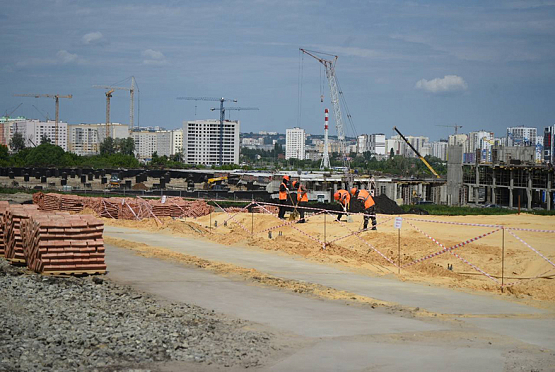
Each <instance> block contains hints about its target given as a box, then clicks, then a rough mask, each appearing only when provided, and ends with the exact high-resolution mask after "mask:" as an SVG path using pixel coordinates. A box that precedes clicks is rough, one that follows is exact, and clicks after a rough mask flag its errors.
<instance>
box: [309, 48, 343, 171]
mask: <svg viewBox="0 0 555 372" xmlns="http://www.w3.org/2000/svg"><path fill="white" fill-rule="evenodd" d="M299 50H300V51H301V52H303V53H305V54H308V55H309V56H311V57H312V58H314V59H316V60H317V61H318V62H320V63H321V64H322V65H324V68H325V69H326V77H327V79H328V83H329V86H330V98H331V104H332V106H333V113H334V116H335V127H336V129H337V139H338V141H339V149H340V153H341V156H342V157H343V163H344V165H345V166H347V167H349V163H348V161H347V146H346V144H345V127H344V124H343V115H342V113H341V104H340V102H339V99H340V94H342V92H340V90H339V87H338V83H337V77H336V75H335V63H336V62H337V58H339V57H338V56H336V55H332V54H328V53H323V52H316V51H313V50H306V49H303V48H299ZM316 54H323V55H327V56H331V57H333V59H325V58H322V57H319V56H317V55H316ZM347 114H348V112H347ZM347 116H348V117H349V118H350V115H347Z"/></svg>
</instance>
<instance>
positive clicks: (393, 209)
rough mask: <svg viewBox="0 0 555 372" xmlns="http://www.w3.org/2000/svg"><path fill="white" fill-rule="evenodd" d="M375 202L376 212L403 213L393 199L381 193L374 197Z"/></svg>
mask: <svg viewBox="0 0 555 372" xmlns="http://www.w3.org/2000/svg"><path fill="white" fill-rule="evenodd" d="M374 201H375V202H376V213H382V214H402V213H405V211H403V209H402V208H401V207H399V206H398V205H397V203H395V202H394V201H393V200H391V199H389V198H388V197H387V195H385V194H381V195H378V196H376V197H374Z"/></svg>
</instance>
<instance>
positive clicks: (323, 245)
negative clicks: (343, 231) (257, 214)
mask: <svg viewBox="0 0 555 372" xmlns="http://www.w3.org/2000/svg"><path fill="white" fill-rule="evenodd" d="M255 204H257V205H258V206H259V207H260V208H262V209H264V210H266V211H268V210H267V209H266V208H264V206H262V205H259V204H258V202H256V203H255ZM295 223H297V221H295ZM291 227H292V228H294V229H295V230H297V231H298V232H300V233H301V234H303V235H305V236H306V237H307V238H309V239H312V240H314V241H315V242H317V243H318V244H321V245H322V247H325V246H326V244H325V243H324V242H322V241H321V240H319V239H317V238H315V237H313V236H312V235H310V234H307V233H305V232H304V231H302V230H300V229H299V228H297V227H295V226H293V224H291Z"/></svg>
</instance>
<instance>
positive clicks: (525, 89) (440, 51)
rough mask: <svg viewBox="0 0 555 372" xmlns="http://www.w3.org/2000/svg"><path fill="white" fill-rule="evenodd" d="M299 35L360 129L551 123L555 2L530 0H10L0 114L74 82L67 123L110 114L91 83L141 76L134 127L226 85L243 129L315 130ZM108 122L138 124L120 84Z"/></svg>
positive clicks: (312, 77) (430, 130) (315, 84)
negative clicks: (324, 65) (328, 57)
mask: <svg viewBox="0 0 555 372" xmlns="http://www.w3.org/2000/svg"><path fill="white" fill-rule="evenodd" d="M299 47H303V48H306V49H311V50H319V51H324V52H328V53H333V54H337V55H338V56H339V59H338V61H337V65H336V73H337V76H338V79H339V82H340V84H341V87H342V89H343V92H344V96H345V98H346V101H347V103H348V106H349V109H350V112H351V115H352V118H353V122H354V127H355V130H356V133H358V134H362V133H385V134H386V135H387V136H390V135H392V129H391V128H392V127H393V126H394V125H396V126H398V127H399V128H401V130H402V131H403V132H404V133H405V134H407V135H409V134H410V135H420V134H421V135H426V136H429V137H431V139H439V138H445V137H447V135H448V134H450V133H451V132H452V131H453V130H452V129H450V128H445V127H438V126H437V125H454V124H458V125H463V128H462V131H463V132H468V131H471V130H479V129H489V130H492V131H494V132H495V133H496V135H502V134H504V132H505V128H506V127H507V126H516V125H529V126H535V127H538V128H539V129H540V130H542V131H543V127H545V126H548V125H553V124H555V1H536V0H530V1H426V2H417V1H390V0H384V1H382V0H378V1H349V0H344V1H333V2H332V1H311V0H304V1H290V0H283V1H267V0H259V1H156V2H154V1H102V0H101V1H94V2H93V1H69V0H57V1H49V0H41V1H25V0H22V1H17V2H15V1H14V2H4V3H3V5H2V7H1V8H0V49H1V50H2V53H0V84H1V86H2V88H3V89H1V91H0V103H1V105H0V111H1V112H2V113H4V112H5V111H6V110H9V109H10V108H12V109H13V108H15V106H17V105H18V104H19V103H21V102H23V105H22V106H21V107H20V108H19V109H18V110H17V111H16V112H15V113H14V115H17V114H19V115H25V116H27V117H32V118H41V115H40V114H39V113H38V112H37V111H36V109H35V108H34V107H33V106H32V105H35V106H36V107H38V108H39V109H40V110H41V111H42V112H44V113H47V112H48V113H49V114H50V117H53V116H54V102H53V100H50V99H45V98H41V99H34V98H21V97H13V94H15V93H60V94H73V99H71V100H61V104H60V106H61V108H60V118H61V119H62V120H64V121H67V122H69V123H94V122H103V121H104V120H105V96H104V94H103V91H102V90H101V89H94V88H92V85H94V84H102V85H104V84H113V83H116V82H119V81H122V80H124V79H125V78H127V77H129V76H131V75H134V76H135V77H136V79H137V83H138V85H139V88H140V124H141V126H147V125H148V126H150V125H160V126H164V127H167V128H178V127H180V126H181V123H182V121H183V120H192V119H195V118H196V119H207V118H216V117H217V113H214V112H211V111H210V110H209V109H210V108H211V107H213V106H214V105H213V104H212V103H210V102H198V103H197V104H196V106H197V108H196V117H195V102H192V101H179V100H176V97H178V96H214V97H220V96H223V97H226V98H233V99H237V100H238V103H237V104H235V105H237V106H243V107H245V106H247V107H258V108H259V109H260V110H259V111H240V112H237V111H232V112H231V119H240V120H241V130H242V131H244V132H248V131H259V130H277V131H280V132H284V131H285V128H288V127H292V126H296V125H298V124H300V126H301V127H303V128H305V129H306V130H307V131H308V132H309V133H322V132H323V124H322V123H323V111H324V108H325V107H328V108H330V110H331V105H330V103H329V88H328V86H327V83H325V85H324V99H325V103H321V102H320V85H321V78H320V76H321V73H322V74H323V71H321V68H320V65H319V63H318V62H317V61H315V60H313V59H310V57H307V56H304V58H303V57H301V56H300V54H299ZM301 67H302V100H300V101H301V110H300V114H299V97H298V92H299V86H300V84H299V80H300V79H299V75H300V74H299V71H300V69H301ZM124 84H128V83H124ZM214 104H217V103H214ZM136 105H137V104H136ZM230 105H233V104H230ZM331 116H333V115H330V120H332V134H334V133H335V129H334V122H333V119H332V118H331ZM135 120H137V119H135ZM112 121H114V122H124V123H127V122H129V96H128V93H126V92H124V91H116V93H114V96H113V98H112ZM346 132H347V135H353V134H354V133H353V130H352V129H351V128H347V130H346Z"/></svg>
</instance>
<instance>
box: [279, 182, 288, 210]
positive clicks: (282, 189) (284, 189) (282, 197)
mask: <svg viewBox="0 0 555 372" xmlns="http://www.w3.org/2000/svg"><path fill="white" fill-rule="evenodd" d="M287 194H289V176H287V175H285V176H283V179H282V180H281V185H279V204H281V205H280V206H279V212H278V217H279V218H281V219H282V220H284V219H285V205H286V204H287Z"/></svg>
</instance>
